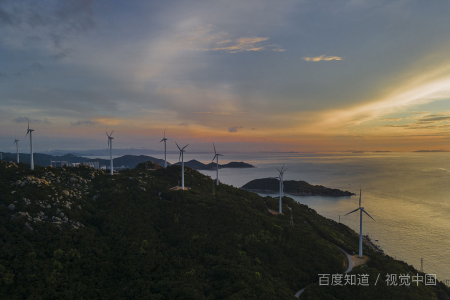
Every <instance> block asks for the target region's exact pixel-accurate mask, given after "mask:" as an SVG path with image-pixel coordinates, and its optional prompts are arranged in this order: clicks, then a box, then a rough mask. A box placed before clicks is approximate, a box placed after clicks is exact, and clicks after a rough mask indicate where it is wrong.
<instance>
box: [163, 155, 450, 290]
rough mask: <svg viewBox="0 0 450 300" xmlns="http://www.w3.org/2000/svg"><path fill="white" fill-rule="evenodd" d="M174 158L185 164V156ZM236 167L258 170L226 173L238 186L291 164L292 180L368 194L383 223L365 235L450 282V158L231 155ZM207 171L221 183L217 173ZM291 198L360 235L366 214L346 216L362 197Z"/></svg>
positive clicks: (367, 226) (365, 201)
mask: <svg viewBox="0 0 450 300" xmlns="http://www.w3.org/2000/svg"><path fill="white" fill-rule="evenodd" d="M213 156H214V154H212V153H211V154H209V155H206V154H195V153H189V152H186V153H185V156H184V159H185V161H188V160H191V159H197V160H199V161H201V162H203V163H209V162H211V160H212V158H213ZM154 157H156V158H162V159H164V156H163V155H154ZM167 159H168V161H169V162H172V163H174V162H177V161H178V155H174V154H170V155H167ZM230 161H244V162H247V163H250V164H252V165H254V166H256V168H251V169H221V170H219V179H220V180H221V182H223V183H226V184H230V185H233V186H236V187H241V186H242V185H244V184H245V183H247V182H249V181H250V180H253V179H256V178H265V177H274V176H277V175H278V172H277V170H276V168H281V166H282V165H283V164H286V167H287V171H286V172H285V175H284V178H285V180H305V181H307V182H309V183H311V184H320V185H324V186H326V187H331V188H338V189H342V190H348V191H351V192H353V193H355V194H359V190H360V189H362V206H363V207H364V208H365V210H366V211H367V212H368V213H369V214H370V215H371V216H372V217H373V218H374V219H375V221H373V220H372V219H370V218H369V217H367V216H366V215H364V216H363V234H368V235H369V236H370V237H371V239H372V240H373V241H375V240H378V242H376V244H378V245H379V246H381V248H382V249H383V250H384V251H385V253H386V254H388V255H390V256H392V257H395V258H397V259H399V260H403V261H405V262H407V263H408V264H411V265H414V266H415V267H416V268H417V269H418V270H420V260H421V258H423V260H424V264H423V266H424V267H423V268H424V272H425V273H428V274H436V275H437V278H438V279H439V280H442V281H444V282H445V280H446V279H450V238H449V235H450V184H449V182H450V153H446V152H441V153H393V152H389V153H326V154H299V153H281V154H280V153H278V154H265V153H256V154H230V153H225V156H223V157H221V158H220V161H219V163H227V162H230ZM201 172H202V173H204V174H206V175H209V176H211V177H212V178H215V177H216V172H215V171H201ZM273 196H275V194H274V195H273ZM290 197H292V198H293V199H295V200H296V201H298V202H300V203H302V204H306V205H308V206H309V207H311V208H313V209H315V210H316V211H317V212H318V213H319V214H321V215H323V216H325V217H327V218H330V219H333V220H335V221H338V220H339V216H341V218H340V220H341V222H342V223H344V224H346V225H347V226H349V227H350V228H352V229H354V230H355V231H357V232H359V214H358V213H353V214H351V215H348V216H344V215H345V214H346V213H348V212H350V211H352V210H354V209H356V208H357V207H358V198H359V196H352V197H338V198H335V197H320V196H313V197H300V196H290ZM294 223H295V220H294ZM299 226H301V225H299Z"/></svg>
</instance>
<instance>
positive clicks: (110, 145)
mask: <svg viewBox="0 0 450 300" xmlns="http://www.w3.org/2000/svg"><path fill="white" fill-rule="evenodd" d="M105 132H106V131H105ZM113 132H114V130H113V131H111V134H108V132H106V136H107V137H108V147H109V157H110V158H111V175H113V157H112V140H113V139H114V138H113V137H112V134H113Z"/></svg>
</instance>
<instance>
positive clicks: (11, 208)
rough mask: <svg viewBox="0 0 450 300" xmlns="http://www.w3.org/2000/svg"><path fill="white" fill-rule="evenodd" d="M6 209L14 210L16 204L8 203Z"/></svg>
mask: <svg viewBox="0 0 450 300" xmlns="http://www.w3.org/2000/svg"><path fill="white" fill-rule="evenodd" d="M8 209H9V210H10V211H14V210H15V209H16V206H15V205H14V204H10V205H9V206H8Z"/></svg>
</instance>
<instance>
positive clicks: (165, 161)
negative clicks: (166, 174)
mask: <svg viewBox="0 0 450 300" xmlns="http://www.w3.org/2000/svg"><path fill="white" fill-rule="evenodd" d="M166 141H167V139H166V129H165V128H164V138H163V139H162V140H161V141H160V143H161V142H164V168H167V159H166Z"/></svg>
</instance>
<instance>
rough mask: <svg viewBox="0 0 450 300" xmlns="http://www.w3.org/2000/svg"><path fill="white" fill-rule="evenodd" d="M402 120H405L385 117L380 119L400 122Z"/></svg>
mask: <svg viewBox="0 0 450 300" xmlns="http://www.w3.org/2000/svg"><path fill="white" fill-rule="evenodd" d="M400 120H403V118H384V119H380V121H392V122H398V121H400Z"/></svg>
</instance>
